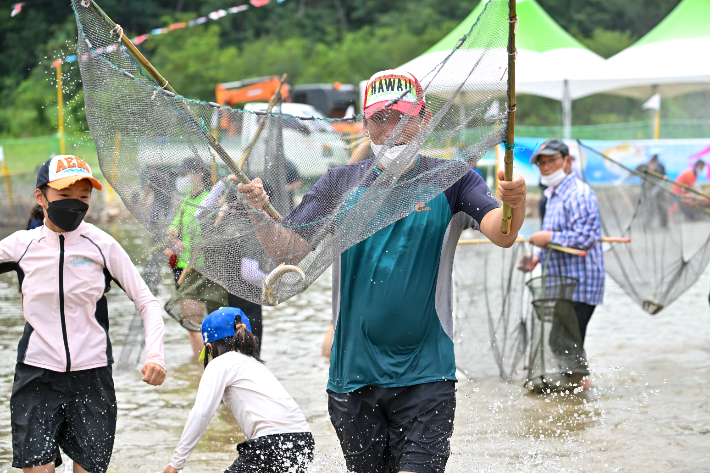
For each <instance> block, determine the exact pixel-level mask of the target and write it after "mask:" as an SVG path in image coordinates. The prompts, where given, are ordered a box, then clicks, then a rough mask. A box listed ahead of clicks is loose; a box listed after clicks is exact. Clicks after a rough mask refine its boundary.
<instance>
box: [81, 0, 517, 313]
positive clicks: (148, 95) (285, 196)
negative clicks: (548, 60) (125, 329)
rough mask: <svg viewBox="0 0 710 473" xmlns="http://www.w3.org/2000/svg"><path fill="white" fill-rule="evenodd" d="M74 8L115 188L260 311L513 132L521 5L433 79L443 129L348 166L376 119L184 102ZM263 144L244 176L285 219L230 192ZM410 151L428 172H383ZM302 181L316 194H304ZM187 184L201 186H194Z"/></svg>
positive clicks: (103, 157) (85, 11)
mask: <svg viewBox="0 0 710 473" xmlns="http://www.w3.org/2000/svg"><path fill="white" fill-rule="evenodd" d="M73 7H74V11H75V13H76V19H77V25H78V30H79V41H78V58H79V64H80V68H81V75H82V81H83V87H84V94H85V95H84V96H85V102H86V115H87V119H88V123H89V126H90V129H91V134H92V137H93V139H94V142H95V144H96V148H97V153H98V157H99V162H100V165H101V169H102V171H103V174H104V176H105V177H106V179H107V181H108V182H109V183H110V185H111V186H113V188H114V189H115V190H116V192H117V193H118V194H119V195H120V196H121V199H122V200H123V202H124V203H125V205H126V206H127V207H128V209H129V210H130V211H131V213H132V214H133V215H135V217H136V218H137V219H138V221H139V222H140V223H141V224H142V225H143V226H144V227H145V228H147V229H148V230H149V231H150V232H151V233H152V234H153V235H154V236H155V237H156V238H157V240H158V241H160V242H163V243H164V244H165V246H166V247H168V248H171V249H172V250H173V251H174V252H175V253H177V254H178V255H179V257H180V258H181V260H183V261H185V262H186V263H187V264H188V265H189V266H190V267H193V268H194V269H195V270H197V271H199V272H200V273H202V274H204V275H205V276H206V277H208V278H209V279H211V280H213V281H216V282H218V283H219V284H220V285H222V286H223V287H225V288H226V289H227V290H228V291H229V292H230V293H232V294H235V295H238V296H240V297H242V298H245V299H248V300H251V301H254V302H258V303H265V302H267V303H278V302H280V301H283V300H285V299H288V298H289V297H291V296H293V295H295V294H297V293H299V292H302V291H303V290H304V288H305V287H307V286H308V285H310V284H311V283H312V282H313V281H315V279H316V278H317V277H318V276H319V275H320V274H321V273H322V272H323V271H324V270H325V269H326V268H327V267H328V266H329V265H330V264H331V262H332V261H333V259H334V258H335V257H337V256H338V255H339V254H340V253H341V252H343V251H344V250H346V249H347V248H349V247H351V246H353V245H355V244H357V243H358V242H360V241H362V240H363V239H365V238H367V237H368V236H369V235H372V234H373V233H374V232H377V231H378V230H380V229H382V228H384V227H386V226H387V225H389V224H391V223H392V222H394V221H396V220H398V219H400V218H403V217H405V216H407V215H408V214H409V213H411V212H412V211H414V210H415V206H416V205H417V204H419V203H425V202H428V201H429V200H431V199H432V198H433V197H434V196H436V195H437V194H439V193H441V192H442V191H443V190H445V189H446V188H448V187H449V186H450V185H452V184H453V183H454V182H456V181H457V180H458V179H459V178H460V177H461V176H462V175H463V174H464V173H465V172H467V171H468V170H469V169H471V167H472V166H473V165H474V164H475V163H476V162H477V161H478V159H479V158H480V157H481V156H482V155H483V154H484V153H485V152H486V150H488V149H490V148H491V147H492V146H494V145H496V144H498V143H500V142H501V141H503V139H504V135H505V131H506V129H507V119H508V107H507V104H508V98H507V87H508V70H507V64H508V53H507V44H508V28H509V22H508V13H509V12H508V1H507V0H492V1H490V2H489V3H488V4H487V6H486V8H485V10H484V12H483V13H482V14H481V16H480V17H479V19H478V20H477V22H476V23H475V24H474V25H472V28H471V30H470V32H469V34H467V35H466V36H465V37H464V38H462V41H460V42H459V44H458V46H457V47H456V48H455V49H454V50H453V51H452V52H451V54H450V55H448V57H447V58H446V59H445V60H444V61H443V62H442V63H440V64H439V65H437V66H436V67H435V68H434V70H432V71H431V72H430V73H429V74H427V76H426V77H420V78H419V80H420V81H421V83H422V84H423V86H424V96H425V101H426V108H427V110H428V111H429V112H430V113H431V119H430V120H428V119H426V120H421V121H420V122H417V120H419V117H411V118H410V117H409V116H407V115H405V116H404V118H403V119H402V120H401V121H400V122H399V123H398V124H397V126H396V127H394V129H393V130H392V133H391V134H390V135H389V137H388V138H387V139H386V141H385V142H384V145H383V147H382V149H381V150H380V151H379V152H378V156H377V157H375V158H373V159H369V160H365V161H362V162H360V163H356V164H350V165H348V166H346V165H347V163H348V160H349V159H350V153H349V151H348V147H347V144H348V141H347V140H346V139H344V138H345V136H344V135H343V134H341V133H338V131H337V129H342V127H341V125H346V126H347V128H348V129H349V130H351V131H352V130H355V132H356V133H357V132H358V131H362V130H363V116H362V115H361V116H358V117H356V118H354V119H351V120H329V119H324V118H320V117H311V116H293V115H290V114H287V113H285V110H282V111H284V113H280V112H279V110H278V108H276V109H274V110H272V113H264V112H259V111H254V112H250V111H245V110H239V109H231V108H228V107H220V106H217V104H210V103H206V102H201V101H197V100H191V99H188V98H185V97H181V96H179V95H174V94H172V93H170V92H168V91H166V90H164V89H163V88H161V85H162V86H165V84H157V83H156V82H155V81H154V80H153V79H151V78H150V77H149V76H148V74H146V71H145V70H144V69H142V68H141V67H139V66H138V62H137V61H136V59H135V58H132V57H131V56H130V55H129V54H128V53H127V51H126V50H125V49H124V47H123V46H122V45H121V43H120V42H119V36H120V35H121V34H122V33H121V31H115V30H113V31H112V27H111V26H109V23H108V22H107V21H106V19H105V18H104V17H103V16H102V15H101V14H99V13H98V12H97V10H96V9H95V8H94V7H93V5H92V4H90V3H89V2H87V1H86V0H82V1H80V0H74V2H73ZM194 60H195V61H199V60H200V58H194ZM284 107H285V106H284ZM492 112H495V113H492ZM260 123H264V129H263V131H262V133H261V134H259V135H258V137H257V131H256V130H257V129H258V127H259V124H260ZM464 136H465V137H466V138H465V141H464V145H465V146H460V144H459V142H460V141H461V140H460V138H461V137H464ZM214 141H216V142H218V143H219V145H216V144H215V143H214ZM252 142H253V143H254V146H253V148H252V150H251V153H249V154H248V157H247V158H246V160H245V161H244V163H243V166H242V170H243V171H244V172H245V173H246V174H247V175H248V176H249V177H250V178H256V177H259V178H261V179H262V180H263V181H264V188H265V190H266V191H267V193H269V194H270V195H271V202H272V203H273V206H274V207H275V208H276V209H277V210H278V211H279V212H280V213H281V215H283V216H284V217H283V219H281V220H277V219H273V218H271V217H269V216H267V215H265V214H264V212H262V211H261V210H260V209H256V208H254V207H252V206H250V205H249V204H248V203H246V202H245V200H244V199H243V198H242V195H241V194H240V193H239V191H238V190H237V187H236V185H235V184H234V182H232V181H229V180H225V178H226V177H227V176H228V175H229V174H231V173H233V172H234V171H235V169H234V164H236V165H238V164H239V161H240V159H239V158H240V157H242V156H244V155H245V151H246V150H247V148H248V146H249V144H250V143H252ZM401 143H409V145H408V146H406V147H405V148H404V150H403V151H402V152H401V153H400V154H399V156H398V158H397V161H398V162H405V163H409V162H412V163H414V167H413V168H411V169H404V170H402V169H399V170H397V169H395V167H392V169H385V171H384V172H382V170H381V169H380V168H379V167H378V165H377V162H378V160H379V158H380V157H381V156H382V155H383V154H384V153H386V152H387V151H388V150H389V149H390V148H391V147H392V146H394V145H396V144H401ZM457 145H458V146H457ZM218 146H219V147H221V149H223V150H224V151H226V153H227V154H228V155H229V157H231V160H232V161H233V164H232V165H231V167H230V163H229V161H230V159H228V158H225V156H224V154H222V153H221V152H220V150H218V149H216V148H217V147H218ZM457 150H459V151H458V152H456V151H457ZM186 166H187V167H188V168H189V169H188V171H191V172H186V169H185V167H186ZM294 173H296V174H297V175H298V177H299V179H300V181H301V182H302V183H303V186H302V187H301V188H300V189H299V190H298V192H297V193H296V195H294V191H293V190H292V189H291V188H290V187H289V182H290V181H292V180H293V176H292V175H293V174H294ZM186 174H190V175H191V174H199V175H200V176H202V178H201V182H199V183H197V182H194V180H193V181H191V182H187V183H186V182H185V180H184V179H180V178H181V177H184V176H185V175H186ZM319 179H321V180H322V182H321V183H320V184H322V185H318V186H315V187H314V183H316V182H317V181H318V180H319ZM311 189H312V192H311V193H310V194H308V195H306V196H305V197H303V198H302V197H301V196H302V195H303V194H305V193H306V192H307V191H309V190H311ZM210 191H213V192H212V193H211V194H210ZM184 192H186V193H184ZM196 193H197V194H196ZM216 194H219V195H218V196H217V198H215V199H210V200H208V199H207V197H209V196H210V195H212V196H215V195H216ZM299 201H300V202H299ZM156 206H157V207H159V208H161V209H162V208H165V209H167V210H166V211H165V214H164V215H163V214H162V213H160V212H155V207H156ZM294 207H295V208H294ZM181 215H182V219H181V220H180V216H181ZM186 222H187V223H186ZM282 263H286V264H290V265H297V266H298V270H293V268H291V269H288V268H279V265H281V264H282ZM272 273H273V274H272ZM270 274H271V276H272V277H270V278H268V279H267V281H268V282H267V286H266V287H264V284H263V280H264V277H265V275H270Z"/></svg>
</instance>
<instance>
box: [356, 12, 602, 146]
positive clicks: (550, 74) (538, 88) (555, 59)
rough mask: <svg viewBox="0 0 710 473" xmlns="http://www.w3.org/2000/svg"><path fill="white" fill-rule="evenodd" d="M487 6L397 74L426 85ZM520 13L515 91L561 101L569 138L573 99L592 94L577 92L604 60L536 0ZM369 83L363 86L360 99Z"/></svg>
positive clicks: (596, 72) (472, 14)
mask: <svg viewBox="0 0 710 473" xmlns="http://www.w3.org/2000/svg"><path fill="white" fill-rule="evenodd" d="M488 2H489V0H482V1H481V2H480V3H479V4H478V6H477V7H476V8H475V9H474V10H473V11H472V12H471V14H470V15H469V16H468V17H467V18H466V19H465V20H464V21H463V22H461V24H460V25H459V26H457V27H456V28H455V29H454V30H453V31H451V33H449V34H448V35H447V36H446V37H444V38H443V39H442V40H441V41H439V42H438V43H436V44H435V45H434V46H432V47H431V48H429V50H427V51H426V52H425V53H424V54H422V55H421V56H419V57H417V58H415V59H412V60H411V61H409V62H407V63H406V64H403V65H402V66H400V67H398V68H397V69H399V70H404V71H408V72H411V73H412V74H414V75H415V76H416V77H417V78H420V80H422V82H423V85H424V86H426V78H425V76H426V75H427V74H428V73H429V72H430V71H432V70H433V69H434V68H435V67H437V65H438V64H440V63H441V62H442V61H443V60H444V59H445V58H446V56H447V55H448V54H449V53H450V52H451V50H452V49H453V48H454V47H455V46H456V44H457V43H458V41H459V40H460V39H461V38H462V37H463V36H464V35H465V34H466V33H468V32H469V30H470V29H471V26H472V25H473V24H474V23H475V22H476V21H477V20H478V17H479V15H480V14H481V12H483V9H484V8H485V6H486V4H487V3H488ZM517 13H518V28H517V33H516V47H517V51H518V54H517V57H516V66H515V76H516V77H515V78H516V81H515V83H516V85H515V87H516V92H517V93H518V94H533V95H540V96H543V97H548V98H551V99H555V100H559V101H561V102H562V109H563V124H564V127H565V135H566V136H567V135H569V134H570V130H571V126H572V100H574V99H577V98H580V97H584V96H585V95H589V93H585V92H584V91H583V89H582V90H578V89H577V84H580V83H582V82H580V81H581V80H582V79H584V78H586V77H589V76H590V75H596V74H598V69H599V68H601V67H602V66H603V64H604V59H603V58H602V57H601V56H598V55H597V54H595V53H593V52H592V51H590V50H589V49H587V48H586V47H585V46H584V45H582V44H581V43H580V42H579V41H577V40H576V39H574V38H573V37H572V36H571V35H570V34H569V33H567V32H566V31H565V30H564V29H562V28H561V27H560V26H559V25H558V24H557V23H555V21H554V20H553V19H552V18H551V17H550V16H549V15H548V14H547V13H546V12H545V11H544V10H543V9H542V7H540V5H539V4H538V3H537V2H536V1H535V0H517ZM365 83H366V81H363V82H361V83H360V88H361V94H363V92H364V87H365Z"/></svg>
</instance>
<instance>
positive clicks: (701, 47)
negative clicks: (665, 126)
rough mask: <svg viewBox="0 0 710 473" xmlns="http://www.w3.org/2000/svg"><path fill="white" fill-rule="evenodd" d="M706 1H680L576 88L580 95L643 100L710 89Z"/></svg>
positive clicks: (708, 7) (708, 3)
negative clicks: (653, 26) (612, 95)
mask: <svg viewBox="0 0 710 473" xmlns="http://www.w3.org/2000/svg"><path fill="white" fill-rule="evenodd" d="M708 51H710V0H683V1H681V2H680V4H679V5H678V6H677V7H676V8H675V9H674V10H673V11H672V12H671V13H670V14H669V15H668V16H667V17H666V18H665V19H664V20H663V21H662V22H661V23H659V24H658V25H657V26H656V27H655V28H654V29H653V30H651V31H650V32H649V33H648V34H647V35H646V36H644V37H643V38H641V39H640V40H639V41H637V42H636V43H635V44H633V45H632V46H630V47H628V48H627V49H625V50H623V51H622V52H620V53H619V54H617V55H616V56H614V57H611V58H609V59H608V60H607V61H606V62H605V64H604V65H603V67H601V68H599V69H597V71H596V74H592V75H590V76H588V77H587V78H586V80H580V81H579V82H578V83H577V84H575V90H578V91H580V93H581V94H583V95H591V94H596V93H601V92H603V93H609V94H617V95H624V96H627V97H634V98H637V99H642V100H646V99H648V98H649V97H650V96H651V95H653V94H655V93H658V94H660V95H661V96H662V97H665V98H668V97H673V96H676V95H681V94H685V93H688V92H694V91H698V90H703V89H710V59H708V58H709V57H710V56H709V54H710V53H708Z"/></svg>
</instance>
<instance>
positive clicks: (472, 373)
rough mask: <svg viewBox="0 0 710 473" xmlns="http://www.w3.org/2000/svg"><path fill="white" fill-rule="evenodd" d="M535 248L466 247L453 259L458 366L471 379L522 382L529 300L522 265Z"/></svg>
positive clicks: (520, 246) (526, 246)
mask: <svg viewBox="0 0 710 473" xmlns="http://www.w3.org/2000/svg"><path fill="white" fill-rule="evenodd" d="M531 251H532V247H531V246H530V245H528V244H525V243H515V244H514V245H513V247H512V248H510V249H504V248H498V247H496V246H495V245H493V244H489V243H476V244H461V245H459V246H458V248H457V249H456V257H455V259H454V288H455V299H454V300H455V303H456V306H455V308H454V315H455V318H454V342H455V345H454V346H455V349H456V366H457V368H458V369H459V370H461V371H463V373H464V374H466V375H467V376H468V377H470V378H500V379H504V380H508V381H510V380H520V379H521V378H522V377H524V371H523V370H521V364H522V362H523V361H524V360H525V358H526V356H527V355H526V350H527V347H528V322H527V320H528V317H529V312H530V307H531V305H530V301H531V298H530V295H529V293H528V291H527V290H526V289H525V280H526V278H527V276H526V274H525V273H523V272H521V271H518V270H517V269H516V268H517V265H518V260H519V259H520V258H521V257H522V256H523V255H525V254H527V253H530V252H531Z"/></svg>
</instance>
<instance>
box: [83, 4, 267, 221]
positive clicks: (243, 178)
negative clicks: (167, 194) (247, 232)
mask: <svg viewBox="0 0 710 473" xmlns="http://www.w3.org/2000/svg"><path fill="white" fill-rule="evenodd" d="M91 8H93V9H94V11H95V12H96V13H97V14H98V15H99V16H100V17H102V18H103V19H104V21H105V22H106V23H107V24H108V25H109V26H110V27H111V28H112V29H116V26H117V25H116V23H114V21H113V20H112V19H111V18H109V16H108V15H106V13H104V11H103V10H102V9H101V7H99V6H98V4H97V3H96V2H95V1H94V0H91ZM120 41H121V42H122V43H123V45H124V46H125V47H126V49H127V50H128V52H129V53H130V54H131V56H133V58H134V59H135V60H136V61H138V64H140V66H141V67H142V68H144V69H145V70H146V71H147V72H148V74H150V76H151V77H152V78H153V80H155V82H156V83H157V84H159V86H160V87H161V88H162V89H165V90H167V91H169V92H172V93H174V94H177V92H176V91H175V89H173V87H172V86H171V85H170V84H169V83H168V81H167V80H166V79H165V78H164V77H163V76H162V75H160V73H159V72H158V70H157V69H156V68H155V67H153V65H152V64H151V63H150V62H149V61H148V60H147V59H146V58H145V56H143V54H141V52H140V51H139V50H138V48H136V47H135V45H134V44H133V43H132V42H131V40H130V39H128V38H126V35H123V34H122V35H121V36H120ZM175 106H177V107H180V108H181V110H182V111H183V112H185V114H186V115H187V116H188V117H189V118H190V119H191V120H193V121H195V122H196V123H197V122H199V120H198V119H197V117H196V116H195V114H194V112H193V111H192V110H190V109H189V108H188V107H182V106H181V105H180V103H179V102H178V101H175ZM197 128H199V129H200V130H201V131H202V134H203V136H204V137H205V139H206V140H207V142H208V143H209V145H210V146H211V147H212V149H214V150H215V152H216V153H217V154H218V155H219V157H220V159H221V160H222V162H223V163H224V164H225V165H227V167H228V168H229V170H230V171H231V172H232V173H233V174H234V175H235V176H237V179H239V181H240V182H241V183H242V184H249V183H251V179H249V176H247V175H246V174H245V173H244V171H242V170H241V169H240V168H239V166H237V163H235V162H234V160H233V159H232V157H231V156H230V155H229V153H227V151H226V150H225V149H224V148H222V145H220V144H219V142H218V141H217V138H215V137H214V136H212V134H211V133H207V132H205V131H204V130H203V129H202V127H199V126H198V127H197ZM264 210H265V211H266V213H267V214H269V216H271V217H272V218H273V219H274V220H276V221H278V222H280V221H281V215H280V214H279V212H278V211H277V210H276V209H275V208H274V207H273V206H272V205H271V202H267V203H266V204H264Z"/></svg>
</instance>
